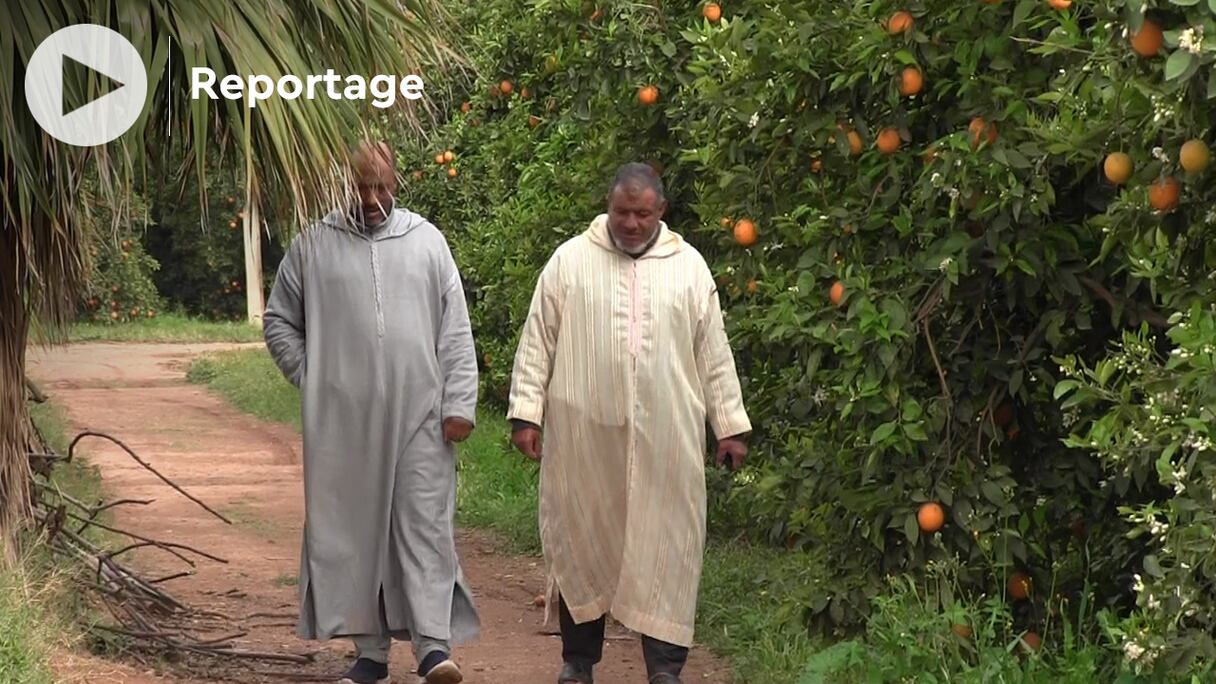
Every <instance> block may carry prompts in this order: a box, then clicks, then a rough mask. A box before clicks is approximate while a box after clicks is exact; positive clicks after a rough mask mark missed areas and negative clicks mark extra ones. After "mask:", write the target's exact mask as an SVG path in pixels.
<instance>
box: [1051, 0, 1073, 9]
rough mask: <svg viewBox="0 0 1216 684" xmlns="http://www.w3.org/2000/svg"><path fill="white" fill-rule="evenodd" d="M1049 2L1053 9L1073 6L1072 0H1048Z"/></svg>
mask: <svg viewBox="0 0 1216 684" xmlns="http://www.w3.org/2000/svg"><path fill="white" fill-rule="evenodd" d="M1047 4H1048V5H1051V8H1052V9H1057V10H1066V9H1068V8H1069V7H1072V0H1047Z"/></svg>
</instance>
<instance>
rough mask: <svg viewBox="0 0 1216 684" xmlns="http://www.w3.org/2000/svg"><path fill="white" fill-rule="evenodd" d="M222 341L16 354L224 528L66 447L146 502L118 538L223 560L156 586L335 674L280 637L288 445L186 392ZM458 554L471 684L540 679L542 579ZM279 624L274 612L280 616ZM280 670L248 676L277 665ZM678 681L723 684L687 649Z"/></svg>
mask: <svg viewBox="0 0 1216 684" xmlns="http://www.w3.org/2000/svg"><path fill="white" fill-rule="evenodd" d="M223 348H225V345H205V344H198V345H142V344H141V345H132V344H89V345H77V346H72V347H67V348H59V349H55V350H51V351H44V350H40V349H38V350H35V349H31V350H30V360H29V371H30V374H31V375H32V376H33V377H34V378H35V379H36V380H38V381H39V382H40V383H42V385H43V387H44V389H45V390H47V392H48V393H50V394H51V395H52V396H53V398H54V400H55V401H56V402H58V403H59V404H61V405H62V406H64V407H65V408H66V410H67V413H68V418H69V422H70V425H71V428H72V430H73V431H74V432H75V431H79V430H84V429H94V430H98V431H101V432H106V433H108V434H111V435H113V436H115V437H117V438H119V439H121V440H123V441H124V442H126V443H127V444H128V445H129V446H131V448H132V449H134V450H135V451H136V452H137V453H139V454H140V455H141V456H142V457H143V458H145V459H146V460H147V461H149V462H150V463H151V464H152V465H153V466H154V467H155V468H157V469H158V470H160V471H162V472H163V473H165V475H166V476H167V477H169V478H171V479H172V480H173V481H175V482H176V483H178V484H179V485H181V486H182V487H184V488H185V489H186V490H187V491H189V492H190V493H191V494H193V495H194V496H196V497H198V498H200V499H202V500H203V501H205V502H207V503H208V504H209V505H210V506H211V507H213V508H215V509H217V510H218V511H220V512H221V513H223V514H224V515H225V516H226V517H228V518H230V519H231V520H232V521H233V522H234V523H235V524H234V525H231V526H229V525H226V524H225V523H223V522H222V521H220V520H218V519H217V518H215V517H212V516H210V515H209V514H207V513H206V512H205V511H203V510H202V509H200V508H199V507H197V506H196V505H195V504H193V503H192V502H190V501H189V500H187V499H186V498H184V497H182V496H180V495H178V494H177V493H175V492H173V491H172V490H170V489H168V488H167V487H165V486H164V485H163V484H162V483H161V482H160V481H159V480H157V479H156V478H155V476H153V475H152V474H151V473H149V472H148V471H146V470H144V469H142V468H140V467H139V466H138V465H137V464H135V463H134V462H133V461H131V460H130V459H129V458H128V457H127V456H125V455H124V454H123V453H122V452H121V451H120V450H119V449H117V448H116V447H114V446H112V445H110V444H109V443H108V442H104V441H99V440H90V441H87V442H83V443H82V445H81V448H83V449H84V450H85V452H86V453H87V454H88V455H89V459H90V461H91V462H92V463H94V464H95V465H97V466H98V467H99V468H100V470H101V473H102V477H103V481H104V483H105V488H106V492H107V494H108V495H109V496H110V497H111V498H113V499H118V498H132V499H153V500H154V502H153V503H152V504H150V505H148V506H146V507H120V508H119V509H116V515H115V518H116V522H117V523H118V524H119V526H121V527H124V528H125V529H128V530H130V531H132V532H136V533H146V534H148V535H152V536H155V537H157V538H161V539H165V540H168V541H177V542H182V543H187V544H190V545H191V546H194V547H196V548H198V549H200V550H202V551H206V552H208V553H211V554H214V555H216V556H220V557H223V558H224V559H225V560H227V561H228V562H227V563H226V564H221V563H215V562H210V561H205V560H201V561H200V562H199V563H198V566H197V568H196V569H195V571H194V574H193V575H192V576H189V577H184V578H181V579H175V580H170V581H168V582H166V583H165V584H164V585H162V586H164V587H165V588H166V589H168V590H169V591H171V592H172V593H173V594H174V595H175V596H178V597H179V598H181V599H183V600H184V601H185V602H186V603H188V604H191V605H193V606H195V607H198V608H201V609H205V610H213V611H218V612H220V613H223V614H225V615H233V616H239V617H243V616H249V615H254V614H264V615H269V616H276V617H267V618H256V619H252V620H248V621H247V622H246V625H247V626H248V627H249V634H248V635H247V636H245V637H242V638H240V639H238V640H236V645H237V647H239V648H243V649H250V650H270V651H276V652H283V651H289V652H307V651H313V650H317V649H320V651H321V653H320V654H319V655H318V658H317V662H316V664H314V665H310V666H307V667H305V668H300V669H299V670H297V671H306V672H333V673H336V672H340V671H341V670H342V669H343V668H344V666H345V665H346V664H347V659H348V658H349V657H350V656H351V654H352V650H351V648H350V646H349V643H348V642H344V641H334V642H329V643H326V644H316V643H309V642H302V641H299V640H298V639H296V637H295V635H294V622H293V621H294V615H295V613H296V607H297V606H296V586H295V582H296V576H297V573H298V569H299V541H300V534H301V525H302V521H303V513H304V510H303V508H304V501H303V488H302V484H301V478H302V473H301V465H300V462H301V459H300V449H301V444H300V438H299V436H298V435H297V434H296V433H295V432H294V430H292V429H291V428H289V427H284V426H279V425H272V424H267V423H264V422H261V421H259V420H257V419H254V418H252V417H249V416H247V415H245V414H243V413H241V412H239V411H237V410H236V409H234V408H232V407H230V406H229V405H228V404H227V403H226V402H224V401H223V399H221V398H219V397H218V396H216V395H214V394H212V393H210V392H208V391H207V390H205V389H203V388H201V387H198V386H194V385H190V384H187V383H186V382H185V378H184V374H185V369H186V366H187V364H188V363H189V360H190V358H191V357H192V356H194V355H197V354H200V353H205V352H208V351H213V350H218V349H223ZM459 546H460V552H461V560H462V562H463V563H464V565H465V570H466V573H467V574H468V576H469V578H470V581H471V583H472V586H473V590H474V592H475V594H476V599H477V602H478V608H479V609H480V611H481V616H482V621H483V635H482V638H481V640H480V641H479V642H478V643H475V644H471V645H467V646H464V647H463V648H460V649H458V650H457V653H456V655H457V659H458V661H459V662H460V663H461V665H462V667H463V669H464V671H465V681H467V682H469V683H470V684H549V683H550V682H552V681H553V680H554V678H555V676H556V669H557V666H558V665H559V664H560V657H561V644H560V641H559V640H558V639H557V638H556V637H555V636H552V635H550V634H546V633H544V632H545V631H552V630H553V629H555V627H556V625H552V624H551V625H549V626H548V627H545V626H542V618H543V615H542V612H541V611H540V610H539V609H537V608H535V607H533V605H532V599H533V597H535V596H536V595H537V594H539V593H541V592H542V589H543V586H544V582H543V576H542V571H541V569H540V567H539V564H538V563H537V562H536V560H535V559H531V558H514V557H504V556H502V555H500V554H498V553H496V552H495V550H494V544H493V542H492V540H491V539H489V538H488V537H487V536H485V535H483V534H480V533H473V532H468V531H463V532H461V534H460V539H459ZM136 554H142V555H136V556H135V561H134V565H136V566H137V567H139V568H140V569H142V570H144V571H146V572H148V573H149V574H150V575H170V574H173V573H177V572H180V571H182V570H183V569H184V566H183V564H182V563H181V561H179V560H177V559H175V558H174V557H172V556H169V555H167V554H164V553H162V552H158V551H156V550H147V549H141V550H139V551H137V552H136ZM283 616H285V617H283ZM640 648H641V647H640V644H639V643H638V641H637V640H636V638H634V636H632V635H628V634H624V633H622V632H619V631H617V632H615V633H613V634H612V635H611V637H610V639H609V640H608V642H607V643H606V644H605V657H604V662H603V664H602V665H601V667H600V668H599V670H598V671H597V678H596V679H597V681H598V682H602V683H603V684H616V683H618V682H619V683H620V684H630V683H633V682H638V683H642V682H645V680H646V677H645V667H644V666H643V664H642V662H641V654H640ZM392 658H393V665H392V672H393V681H394V682H398V683H402V682H410V683H412V682H415V681H416V680H417V678H416V677H415V676H414V675H413V674H412V671H413V668H414V662H413V656H412V654H411V653H410V651H409V648H408V645H407V644H395V645H394V647H393V654H392ZM58 665H59V667H60V671H61V676H62V677H64V679H65V680H71V681H94V682H114V683H116V684H118V683H122V682H131V683H140V684H142V683H144V682H163V681H177V682H203V681H211V680H213V679H225V680H229V681H242V682H262V681H283V680H285V679H286V678H284V677H275V676H271V675H253V674H250V673H249V671H248V670H247V669H245V670H234V669H233V668H232V666H231V664H230V663H223V662H219V663H214V669H213V670H211V671H207V672H201V673H200V672H198V671H197V670H195V671H193V674H192V675H191V676H192V677H195V678H191V679H172V678H171V677H172V676H174V675H175V674H180V672H178V671H176V668H174V666H172V665H171V664H169V665H165V666H164V667H161V668H158V670H159V674H160V675H163V676H164V678H161V676H158V674H157V673H153V672H149V670H148V668H147V667H140V668H125V667H121V666H119V665H115V664H112V663H108V662H105V661H100V660H97V659H94V658H90V657H86V656H77V657H73V658H71V659H67V658H65V659H64V662H62V663H58ZM292 668H293V666H287V667H276V666H273V665H266V666H259V669H264V670H278V671H285V672H287V671H291V670H292ZM685 681H687V682H711V683H714V684H724V683H726V682H729V681H730V678H729V675H728V674H727V668H726V667H725V666H724V665H723V664H722V663H720V662H718V661H716V660H715V659H713V658H712V657H711V656H709V655H708V654H706V653H704V652H702V651H699V650H697V651H694V653H693V656H692V658H691V660H690V663H689V667H688V669H687V670H686V676H685Z"/></svg>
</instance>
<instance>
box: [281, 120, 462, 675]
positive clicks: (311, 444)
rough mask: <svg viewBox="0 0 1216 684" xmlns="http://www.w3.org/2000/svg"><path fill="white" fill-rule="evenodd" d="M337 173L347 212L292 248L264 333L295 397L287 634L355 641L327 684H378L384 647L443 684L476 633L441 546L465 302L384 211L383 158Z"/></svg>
mask: <svg viewBox="0 0 1216 684" xmlns="http://www.w3.org/2000/svg"><path fill="white" fill-rule="evenodd" d="M351 172H352V173H351V176H352V179H353V180H352V182H353V183H354V185H355V188H353V191H354V192H353V193H352V196H353V197H354V199H353V201H351V202H350V203H349V206H347V207H344V208H340V209H337V210H334V211H333V212H331V213H330V214H329V215H328V216H326V217H325V218H324V219H322V220H321V221H319V222H318V223H315V224H313V225H312V226H310V227H309V228H307V229H305V230H304V231H302V232H301V233H300V234H299V235H298V236H297V237H296V238H295V239H294V240H293V241H292V243H291V245H290V247H289V248H288V250H287V253H286V255H285V256H284V258H283V262H282V264H281V265H280V267H279V270H278V273H277V275H276V278H275V283H274V287H273V288H272V291H271V294H270V298H269V300H268V302H267V307H266V312H265V315H264V319H263V320H264V329H265V338H266V345H267V347H268V348H269V350H270V354H271V356H272V357H273V358H274V361H275V363H276V364H277V365H278V367H279V369H280V370H281V371H282V372H283V374H284V375H285V376H286V377H287V379H288V380H289V381H291V383H292V384H294V385H295V386H296V387H298V388H300V395H301V409H302V416H303V427H304V496H305V524H304V539H303V547H302V549H301V558H300V619H299V624H298V627H297V633H298V635H299V636H300V637H301V638H304V639H315V640H328V639H334V638H346V639H351V640H353V641H354V644H355V648H356V651H357V659H356V661H355V663H354V665H353V666H352V667H351V668H350V670H349V671H348V672H347V673H346V674H345V678H344V679H342V680H341V681H342V682H349V683H350V684H370V683H381V682H388V681H389V674H388V654H389V647H390V646H391V644H392V639H394V638H395V639H399V640H409V641H411V642H412V645H413V649H414V655H415V657H416V659H417V661H418V674H419V676H420V677H422V679H423V681H425V682H426V684H455V683H456V682H460V681H462V679H463V678H462V676H461V673H460V669H459V668H458V667H457V665H456V664H455V662H454V661H453V660H452V657H451V652H452V651H451V647H452V645H453V644H458V643H464V642H467V641H470V640H472V639H475V638H476V637H477V636H478V634H479V631H480V619H479V617H478V614H477V610H476V608H475V607H474V605H473V600H472V594H471V592H470V591H469V588H468V585H467V584H466V582H465V579H464V576H463V573H462V570H461V566H460V562H459V559H458V558H457V554H456V544H455V536H454V526H455V522H454V513H455V509H456V451H455V449H456V447H455V443H456V442H461V441H463V440H465V439H467V438H468V436H469V433H470V432H471V431H472V430H473V426H474V421H475V412H476V407H477V360H476V352H475V350H474V346H473V333H472V328H471V326H470V323H469V315H468V309H467V305H466V302H465V298H464V287H463V284H462V280H461V276H460V272H459V270H458V269H457V267H456V262H455V260H454V258H453V257H452V252H451V249H450V248H449V245H448V243H447V240H446V239H445V238H444V236H443V234H442V233H440V232H439V230H438V229H437V228H436V227H435V226H434V225H432V224H431V223H430V222H429V221H427V220H426V219H424V218H423V217H421V216H419V215H418V214H415V213H413V212H411V211H408V210H406V209H403V208H400V207H396V206H395V203H394V199H393V194H394V191H395V190H396V172H395V163H394V159H393V153H392V151H391V150H390V149H389V147H388V145H386V144H384V143H382V142H381V143H369V142H365V143H363V144H361V145H359V146H358V148H357V149H356V150H355V153H354V154H353V156H352V163H351Z"/></svg>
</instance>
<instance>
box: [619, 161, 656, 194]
mask: <svg viewBox="0 0 1216 684" xmlns="http://www.w3.org/2000/svg"><path fill="white" fill-rule="evenodd" d="M619 187H624V188H626V189H628V190H633V191H637V190H654V194H655V195H656V196H658V198H659V200H666V199H667V198H666V196H665V195H664V194H663V179H662V178H659V174H658V173H656V172H655V170H654V169H653V168H651V167H650V165H648V164H643V163H641V162H629V163H628V164H622V165H621V166H619V167H618V168H617V170H616V175H615V176H614V177H613V178H612V185H610V186H608V196H609V197H612V193H614V192H616V189H617V188H619Z"/></svg>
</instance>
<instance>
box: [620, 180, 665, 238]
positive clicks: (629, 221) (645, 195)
mask: <svg viewBox="0 0 1216 684" xmlns="http://www.w3.org/2000/svg"><path fill="white" fill-rule="evenodd" d="M666 209H667V202H665V201H664V200H661V199H659V196H658V193H656V192H655V191H654V190H652V189H651V188H633V187H629V186H627V185H621V186H618V187H617V188H616V189H615V190H613V191H612V197H611V198H609V200H608V230H610V231H611V232H612V237H613V239H615V240H616V244H617V245H618V246H619V247H620V248H621V249H623V250H625V251H626V252H629V253H630V254H637V253H638V252H640V251H641V250H642V249H643V248H644V247H645V246H646V243H648V242H650V239H651V238H652V237H654V234H655V231H657V230H658V229H659V222H660V221H662V220H663V212H664V211H665V210H666Z"/></svg>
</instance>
